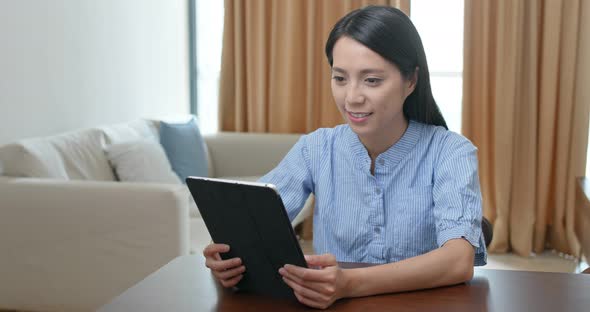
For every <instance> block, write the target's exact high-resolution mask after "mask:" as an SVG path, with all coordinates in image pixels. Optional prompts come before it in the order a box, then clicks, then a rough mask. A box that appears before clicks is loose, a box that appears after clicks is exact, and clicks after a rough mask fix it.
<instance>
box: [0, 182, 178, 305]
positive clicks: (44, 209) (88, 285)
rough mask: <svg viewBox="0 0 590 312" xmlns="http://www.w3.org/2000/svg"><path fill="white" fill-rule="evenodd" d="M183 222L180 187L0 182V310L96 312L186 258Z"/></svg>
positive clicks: (129, 184)
mask: <svg viewBox="0 0 590 312" xmlns="http://www.w3.org/2000/svg"><path fill="white" fill-rule="evenodd" d="M188 222H189V218H188V198H187V196H186V193H185V192H183V191H182V186H176V185H162V184H141V183H123V182H91V181H60V180H49V179H32V178H0V252H1V253H2V257H0V281H1V282H0V308H8V309H19V310H35V311H37V310H40V311H41V310H42V311H46V310H47V311H54V310H60V311H90V310H95V309H96V308H98V307H99V306H101V305H102V304H104V303H106V302H108V301H109V300H110V299H111V298H113V297H114V296H116V295H118V294H120V293H122V292H123V291H124V290H125V289H127V288H129V287H130V286H132V285H134V284H135V283H137V282H138V281H140V280H141V279H143V278H144V277H145V276H147V275H148V274H150V273H152V272H154V271H155V270H157V269H158V268H160V267H161V266H163V265H164V264H166V263H167V262H169V261H170V260H172V259H174V258H175V257H177V256H181V255H186V254H188V246H189V223H188ZM80 288H83V289H80Z"/></svg>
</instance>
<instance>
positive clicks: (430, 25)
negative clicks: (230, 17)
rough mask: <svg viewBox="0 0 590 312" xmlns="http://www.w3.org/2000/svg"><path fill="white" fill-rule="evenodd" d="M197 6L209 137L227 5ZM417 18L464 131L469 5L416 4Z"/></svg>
mask: <svg viewBox="0 0 590 312" xmlns="http://www.w3.org/2000/svg"><path fill="white" fill-rule="evenodd" d="M194 1H195V2H196V3H195V7H196V29H197V31H196V38H198V39H197V40H196V55H197V62H196V63H197V68H196V71H197V74H196V76H197V77H196V85H197V91H198V92H197V98H196V100H197V103H198V105H197V109H196V111H193V113H196V114H197V115H198V116H199V122H200V128H201V131H202V132H203V133H212V132H216V131H217V130H218V106H217V101H218V92H219V73H220V67H221V47H222V41H223V40H222V39H223V16H224V8H223V1H209V0H194ZM411 5H412V7H411V18H412V21H413V22H414V24H415V25H416V28H417V29H418V32H419V33H420V36H421V38H422V43H423V44H424V49H425V50H426V58H427V60H428V65H429V69H430V77H431V86H432V92H433V94H434V98H435V100H436V101H437V103H438V106H439V108H440V109H441V111H442V113H443V116H444V118H445V120H446V121H447V125H448V126H449V129H450V130H453V131H455V132H459V133H460V131H461V100H462V90H463V77H462V75H463V0H447V1H440V0H412V2H411Z"/></svg>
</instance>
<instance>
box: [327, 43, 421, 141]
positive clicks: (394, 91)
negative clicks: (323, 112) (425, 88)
mask: <svg viewBox="0 0 590 312" xmlns="http://www.w3.org/2000/svg"><path fill="white" fill-rule="evenodd" d="M332 57H333V63H332V95H333V96H334V100H335V102H336V105H337V106H338V110H340V113H341V114H342V116H344V119H345V120H346V121H347V122H348V124H349V125H350V127H351V128H352V130H353V131H354V132H355V133H356V134H357V135H359V136H360V137H365V138H371V137H374V138H379V137H384V136H385V137H387V136H388V134H389V135H390V134H391V133H395V129H399V127H400V123H402V124H404V125H405V123H406V122H407V121H406V120H405V117H404V114H403V105H404V101H405V100H406V97H408V95H410V94H411V93H412V91H413V90H414V87H415V78H414V79H405V78H404V77H403V76H402V74H401V72H400V71H399V69H398V68H397V66H395V65H394V64H392V63H390V62H389V61H387V60H386V59H384V58H383V57H381V56H380V55H379V54H377V53H376V52H374V51H372V50H371V49H369V48H367V47H365V46H364V45H362V44H361V43H359V42H358V41H356V40H354V39H351V38H348V37H341V38H340V39H338V41H336V44H335V45H334V49H333V50H332ZM392 131H393V132H392Z"/></svg>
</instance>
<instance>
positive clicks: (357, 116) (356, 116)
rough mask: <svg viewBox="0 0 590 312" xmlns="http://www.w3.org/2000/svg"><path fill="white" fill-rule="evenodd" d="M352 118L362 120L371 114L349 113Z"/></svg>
mask: <svg viewBox="0 0 590 312" xmlns="http://www.w3.org/2000/svg"><path fill="white" fill-rule="evenodd" d="M350 114H351V115H352V117H354V118H363V117H367V116H369V115H371V113H350Z"/></svg>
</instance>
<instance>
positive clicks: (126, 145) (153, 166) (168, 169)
mask: <svg viewBox="0 0 590 312" xmlns="http://www.w3.org/2000/svg"><path fill="white" fill-rule="evenodd" d="M105 153H106V155H107V158H108V160H109V162H110V163H111V166H112V167H113V169H114V170H115V173H116V174H117V177H118V178H119V180H120V181H124V182H151V183H170V184H182V183H181V181H180V178H179V177H178V176H177V175H176V173H174V171H172V166H171V165H170V162H169V161H168V158H167V157H166V153H165V152H164V149H163V148H162V145H160V143H158V142H156V141H154V140H150V139H143V140H139V141H130V142H123V143H119V144H113V145H110V146H108V147H107V148H106V149H105ZM185 191H186V194H187V196H188V197H189V212H190V216H191V217H199V216H200V214H199V210H198V209H197V205H196V204H195V202H194V200H193V197H192V196H191V194H190V192H189V191H188V188H186V187H185Z"/></svg>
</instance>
